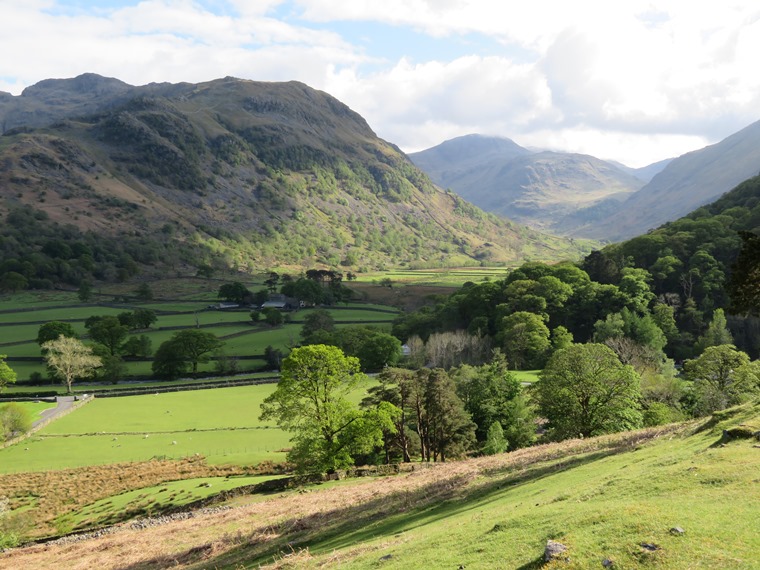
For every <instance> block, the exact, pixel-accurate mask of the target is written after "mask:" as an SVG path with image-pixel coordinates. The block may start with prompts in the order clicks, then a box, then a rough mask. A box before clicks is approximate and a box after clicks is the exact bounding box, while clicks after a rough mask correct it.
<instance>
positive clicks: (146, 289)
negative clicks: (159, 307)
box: [135, 282, 153, 301]
mask: <svg viewBox="0 0 760 570" xmlns="http://www.w3.org/2000/svg"><path fill="white" fill-rule="evenodd" d="M135 297H137V300H138V301H151V300H152V299H153V289H151V288H150V285H148V283H145V282H143V283H140V285H139V286H138V287H137V289H135Z"/></svg>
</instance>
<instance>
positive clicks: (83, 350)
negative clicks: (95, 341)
mask: <svg viewBox="0 0 760 570" xmlns="http://www.w3.org/2000/svg"><path fill="white" fill-rule="evenodd" d="M42 349H43V351H45V360H46V361H47V364H48V366H49V367H50V368H51V369H52V370H53V372H54V374H55V375H56V376H58V378H60V379H61V380H62V381H63V382H64V383H65V384H66V389H67V391H68V392H69V394H70V393H71V385H72V384H73V382H74V380H76V379H77V378H85V377H87V376H90V375H92V373H93V372H94V371H95V369H96V368H98V367H99V366H100V365H101V361H100V358H98V357H97V356H95V355H94V354H93V353H92V347H89V346H86V345H85V344H83V343H82V342H81V341H79V340H77V339H75V338H71V337H66V336H63V335H61V336H60V337H58V338H57V339H56V340H49V341H47V342H45V343H43V345H42Z"/></svg>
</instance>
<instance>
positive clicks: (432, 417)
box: [420, 368, 476, 461]
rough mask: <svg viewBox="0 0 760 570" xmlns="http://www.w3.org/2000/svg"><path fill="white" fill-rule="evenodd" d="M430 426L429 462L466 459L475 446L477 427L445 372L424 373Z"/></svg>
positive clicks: (432, 371)
mask: <svg viewBox="0 0 760 570" xmlns="http://www.w3.org/2000/svg"><path fill="white" fill-rule="evenodd" d="M420 373H421V377H422V379H423V382H424V406H425V415H426V421H427V426H426V429H425V436H426V437H425V444H426V447H427V454H426V455H427V457H426V459H427V461H430V460H431V459H432V460H433V461H438V460H440V461H446V458H447V457H462V456H464V454H465V453H466V452H467V450H469V449H470V448H471V447H472V446H473V445H474V444H475V427H476V426H475V424H474V423H473V421H472V418H471V417H470V414H469V413H468V412H467V410H466V409H465V407H464V404H463V403H462V400H461V399H460V398H459V396H457V393H456V386H455V385H454V382H453V381H452V379H451V377H450V376H449V375H448V374H447V373H446V371H445V370H443V369H441V368H434V369H433V370H427V369H425V370H421V371H420Z"/></svg>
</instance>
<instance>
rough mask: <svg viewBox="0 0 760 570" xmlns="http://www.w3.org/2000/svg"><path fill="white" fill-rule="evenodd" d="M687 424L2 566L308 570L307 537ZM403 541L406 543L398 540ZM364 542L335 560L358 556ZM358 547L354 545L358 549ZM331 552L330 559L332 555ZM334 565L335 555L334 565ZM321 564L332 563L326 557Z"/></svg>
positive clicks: (266, 506) (285, 502) (297, 497)
mask: <svg viewBox="0 0 760 570" xmlns="http://www.w3.org/2000/svg"><path fill="white" fill-rule="evenodd" d="M683 429H685V428H684V427H683V426H666V427H662V428H652V429H647V430H640V431H637V432H631V433H624V434H618V435H613V436H606V437H602V438H597V439H589V440H572V441H566V442H563V443H559V444H548V445H542V446H537V447H534V448H529V449H524V450H520V451H517V452H514V453H508V454H502V455H497V456H491V457H483V458H477V459H473V460H469V461H462V462H454V463H446V464H440V465H437V466H435V467H434V468H431V469H415V470H414V471H412V472H410V473H404V474H402V475H397V476H390V477H383V478H378V479H373V480H368V481H356V480H355V481H351V482H344V483H343V484H339V485H335V486H326V487H325V488H316V489H310V490H302V491H301V492H290V493H286V494H281V495H277V496H275V497H272V498H270V499H268V500H265V501H260V502H256V503H255V504H249V505H244V506H240V507H236V508H233V509H229V510H225V511H223V512H219V513H214V514H204V515H200V516H197V517H194V518H190V519H186V520H181V521H176V522H171V523H168V524H165V525H161V526H155V527H151V528H150V529H148V530H141V531H138V530H131V529H129V527H128V525H126V524H125V525H122V527H121V528H122V529H123V530H121V531H119V532H115V533H113V534H109V535H106V536H104V537H100V538H96V539H91V540H87V541H84V542H78V543H73V544H65V545H52V544H48V545H36V546H31V547H27V548H20V549H15V550H12V551H9V552H6V553H5V554H2V555H0V568H40V569H44V568H56V569H57V568H72V569H78V568H82V569H84V568H102V569H106V568H128V569H130V570H150V569H159V568H166V567H178V568H205V567H208V566H206V565H204V564H207V563H208V562H209V561H211V560H213V566H225V567H231V568H234V567H236V566H239V565H242V564H245V563H246V562H247V561H250V560H251V559H252V558H257V557H259V558H260V557H269V558H270V560H274V562H273V563H272V564H271V566H270V567H271V568H273V569H284V568H300V567H306V566H308V567H312V566H313V561H311V560H310V556H311V555H310V554H309V552H308V550H305V549H304V548H303V546H304V545H305V544H306V543H307V542H308V541H309V539H310V538H311V537H314V536H316V535H318V534H321V535H324V534H325V533H334V534H336V535H338V534H340V533H341V532H342V531H346V530H348V529H355V528H360V527H361V526H362V525H363V524H366V523H369V522H371V521H375V520H378V519H382V518H383V517H385V516H386V515H388V514H391V513H393V514H398V513H401V512H406V511H410V510H412V509H420V508H423V507H425V506H426V505H433V504H437V503H440V502H441V501H444V500H446V499H450V498H455V497H457V496H464V495H467V494H473V493H478V492H479V491H483V490H487V489H488V488H490V487H492V486H494V485H503V484H504V483H505V482H509V481H516V480H520V479H521V478H523V477H527V476H529V475H530V474H531V470H532V469H540V470H550V471H552V470H553V471H557V470H562V469H564V468H565V467H566V465H567V464H570V463H571V462H572V461H573V458H579V457H582V456H584V455H587V454H598V453H616V452H618V451H623V450H627V449H631V448H632V447H636V446H638V445H640V444H642V443H645V442H647V441H650V440H653V439H655V438H658V437H660V436H662V435H665V434H671V433H674V432H676V431H677V430H683ZM399 540H402V539H401V538H399ZM362 548H365V547H363V546H361V545H358V546H356V547H355V548H353V549H348V550H343V551H341V553H339V554H336V556H339V557H343V556H347V555H350V554H351V553H354V554H355V553H356V552H358V551H360V550H361V549H362ZM357 549H359V550H357ZM328 558H329V557H328ZM334 562H337V561H334ZM320 563H321V564H329V562H325V561H324V559H323V558H321V559H320Z"/></svg>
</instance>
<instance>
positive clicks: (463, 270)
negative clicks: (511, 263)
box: [356, 267, 511, 286]
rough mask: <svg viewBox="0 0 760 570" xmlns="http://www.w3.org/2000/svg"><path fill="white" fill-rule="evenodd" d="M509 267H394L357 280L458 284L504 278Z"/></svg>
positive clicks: (367, 274) (416, 283)
mask: <svg viewBox="0 0 760 570" xmlns="http://www.w3.org/2000/svg"><path fill="white" fill-rule="evenodd" d="M510 270H511V268H509V267H458V268H446V269H394V270H390V271H378V272H370V273H360V274H358V275H357V279H356V280H357V281H359V282H363V283H379V282H380V281H382V280H383V279H390V280H391V281H392V282H393V283H399V284H404V285H408V284H415V285H438V286H452V285H455V286H459V285H462V284H463V283H466V282H467V281H472V282H475V283H477V282H479V281H484V280H487V279H490V280H497V279H504V277H506V276H507V274H508V273H509V271H510Z"/></svg>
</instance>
